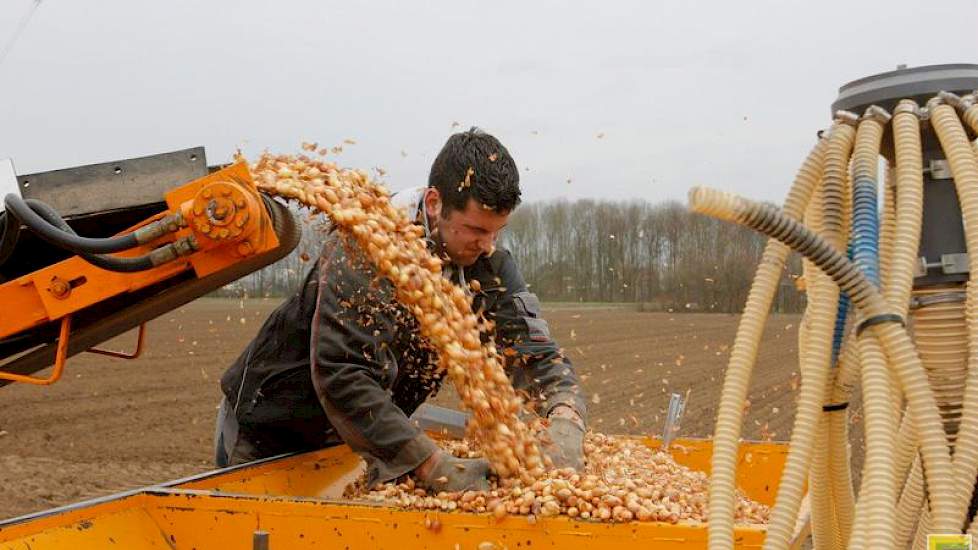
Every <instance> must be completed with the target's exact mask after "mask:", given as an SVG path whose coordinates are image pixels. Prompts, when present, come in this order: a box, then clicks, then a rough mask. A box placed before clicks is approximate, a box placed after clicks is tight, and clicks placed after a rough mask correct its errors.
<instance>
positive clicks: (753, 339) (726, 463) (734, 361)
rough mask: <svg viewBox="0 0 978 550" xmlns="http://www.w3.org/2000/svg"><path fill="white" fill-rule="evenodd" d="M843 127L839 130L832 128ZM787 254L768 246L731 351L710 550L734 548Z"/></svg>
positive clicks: (813, 171)
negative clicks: (754, 394)
mask: <svg viewBox="0 0 978 550" xmlns="http://www.w3.org/2000/svg"><path fill="white" fill-rule="evenodd" d="M838 126H839V125H838V124H837V125H835V126H834V127H833V128H835V127H838ZM826 146H827V141H826V140H825V139H821V140H819V142H818V143H817V144H816V145H815V147H814V148H813V149H812V151H811V152H810V153H809V154H808V157H807V158H806V159H805V162H803V163H802V165H801V167H800V168H799V170H798V174H797V175H796V176H795V181H794V184H793V185H792V187H791V190H790V191H789V193H788V197H787V199H785V204H784V213H785V215H786V216H789V217H794V218H799V217H801V215H802V214H803V213H804V212H805V207H806V206H807V204H808V202H809V200H810V198H811V196H812V193H813V191H814V189H815V185H816V183H817V182H818V177H819V174H820V173H821V171H822V165H823V162H824V157H825V149H826ZM788 251H789V250H788V247H787V246H785V245H783V244H782V243H780V242H778V241H776V240H773V239H772V240H769V241H768V243H767V245H766V246H765V248H764V254H763V256H762V259H761V262H760V264H759V265H758V268H757V274H756V275H755V277H754V282H753V283H752V285H751V289H750V293H749V294H748V297H747V305H746V306H745V307H744V314H743V316H742V317H741V319H740V324H739V325H738V327H737V336H736V339H735V340H734V345H733V349H732V350H731V354H730V361H729V363H728V366H727V374H726V376H725V378H724V382H723V389H722V391H721V394H720V403H719V406H718V411H717V425H716V431H715V433H714V437H713V458H712V473H711V476H710V495H709V499H710V501H709V504H710V508H709V513H710V521H709V523H708V524H707V529H708V536H709V548H711V549H712V550H727V549H729V548H733V546H734V504H735V490H736V486H735V483H736V470H737V449H738V446H739V444H740V433H741V426H742V424H743V419H744V407H743V403H744V400H745V399H746V398H747V387H748V385H749V383H750V377H751V372H752V370H753V368H754V363H755V361H756V359H757V350H758V347H759V345H760V340H761V334H762V332H763V330H764V324H765V320H766V319H767V314H768V311H769V310H770V308H771V302H772V301H773V299H774V294H775V292H776V291H777V286H778V282H779V281H780V279H781V270H782V269H783V267H784V263H785V259H786V258H787V256H788Z"/></svg>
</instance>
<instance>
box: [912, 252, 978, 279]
mask: <svg viewBox="0 0 978 550" xmlns="http://www.w3.org/2000/svg"><path fill="white" fill-rule="evenodd" d="M938 267H939V268H941V272H942V273H944V274H945V275H957V274H960V273H968V272H969V271H970V268H969V267H968V254H967V253H966V252H959V253H957V254H941V261H939V262H928V261H927V258H924V257H920V258H917V261H916V262H915V263H914V266H913V276H914V277H915V278H916V277H923V276H925V275H927V270H929V269H931V268H938Z"/></svg>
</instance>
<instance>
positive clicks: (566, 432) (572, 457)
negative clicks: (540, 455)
mask: <svg viewBox="0 0 978 550" xmlns="http://www.w3.org/2000/svg"><path fill="white" fill-rule="evenodd" d="M547 435H548V436H549V437H550V443H549V444H548V445H545V446H544V449H543V451H544V452H545V453H547V456H549V457H550V460H552V461H553V463H554V467H555V468H574V469H575V470H577V471H581V470H582V469H583V468H584V448H583V447H584V421H583V420H582V419H581V417H580V415H579V414H577V411H575V410H574V409H572V408H570V407H567V406H559V407H556V408H555V409H554V410H553V411H551V412H550V427H549V428H547Z"/></svg>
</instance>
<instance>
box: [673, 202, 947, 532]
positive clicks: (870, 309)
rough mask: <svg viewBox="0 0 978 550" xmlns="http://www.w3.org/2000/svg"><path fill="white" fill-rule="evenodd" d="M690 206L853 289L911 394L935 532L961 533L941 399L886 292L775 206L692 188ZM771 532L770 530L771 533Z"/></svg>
mask: <svg viewBox="0 0 978 550" xmlns="http://www.w3.org/2000/svg"><path fill="white" fill-rule="evenodd" d="M690 208H691V210H692V211H694V212H698V213H702V214H707V215H710V216H713V217H716V218H718V219H724V220H728V221H734V222H737V223H740V224H742V225H744V226H747V227H750V228H751V229H754V230H756V231H758V232H761V233H763V234H765V235H767V236H769V237H772V238H775V239H778V240H779V241H781V242H783V243H785V244H786V245H788V246H789V247H790V248H792V249H793V250H795V251H797V252H799V253H800V254H802V255H804V256H805V257H807V258H809V259H810V260H812V261H813V262H814V263H815V264H816V265H817V266H818V267H819V268H820V269H821V270H822V271H823V272H824V273H825V274H826V275H829V276H830V277H831V278H832V280H833V281H835V282H836V284H837V285H839V287H840V288H841V289H842V290H843V291H845V292H846V293H848V294H849V297H850V298H851V299H852V301H853V303H854V304H855V305H856V307H857V308H858V310H859V311H860V312H861V314H862V315H863V318H864V319H866V321H863V328H865V329H867V330H871V331H872V332H873V334H874V335H875V336H876V337H877V338H878V339H879V340H880V343H881V344H882V348H883V350H884V353H885V355H886V356H887V357H888V358H889V360H890V364H891V365H892V367H893V368H894V369H896V372H897V375H898V376H897V378H898V381H899V383H900V384H901V386H902V387H903V390H904V393H905V394H906V396H907V402H908V407H909V410H910V414H911V415H912V418H913V422H914V424H915V427H916V429H917V433H918V439H919V442H920V446H921V453H922V456H923V466H924V473H925V475H924V479H925V483H926V484H927V487H928V493H929V494H928V496H929V500H930V504H931V510H932V517H933V525H934V531H935V532H937V533H956V532H960V529H961V521H960V520H959V519H958V516H959V514H958V513H957V512H956V510H955V508H956V501H957V498H956V493H955V487H954V483H953V480H952V476H951V457H950V453H949V451H948V448H947V440H946V438H945V435H944V430H943V428H942V425H941V419H940V415H939V413H938V410H937V404H936V401H935V400H934V395H933V393H932V392H931V390H930V388H929V386H928V385H927V375H926V373H925V372H924V369H923V365H922V363H921V361H920V357H919V356H918V355H917V353H916V350H915V349H914V347H913V343H912V341H911V340H910V337H909V335H908V334H907V331H906V329H905V328H904V327H903V326H902V325H901V324H899V323H896V322H894V321H895V320H896V317H895V316H892V314H890V313H889V311H888V307H887V303H886V301H885V300H884V299H883V296H882V295H881V294H880V293H879V292H878V291H877V290H876V289H875V288H874V287H873V285H872V284H871V283H870V282H869V281H868V280H867V279H866V278H865V276H863V274H862V273H861V272H860V271H859V270H858V268H856V267H855V266H854V265H853V264H852V263H851V262H849V261H848V260H847V259H846V258H845V256H844V255H842V254H841V253H840V252H839V251H838V249H837V248H836V247H834V246H833V245H832V244H831V243H829V242H827V241H826V240H824V239H822V238H821V237H819V236H818V235H816V234H814V233H812V232H811V231H810V230H808V229H807V228H806V227H804V226H803V225H801V224H800V223H798V222H797V221H796V220H792V219H790V218H788V217H787V216H785V215H784V214H782V213H781V212H780V211H778V210H777V209H775V208H773V207H770V206H767V205H763V204H759V203H755V202H751V201H748V200H746V199H743V198H740V197H737V196H735V195H731V194H728V193H723V192H720V191H716V190H712V189H705V188H694V189H693V190H692V191H690ZM857 330H859V329H858V328H857ZM789 458H790V454H789ZM782 483H783V481H782ZM779 492H780V491H779ZM770 536H771V533H770V531H769V533H768V538H770Z"/></svg>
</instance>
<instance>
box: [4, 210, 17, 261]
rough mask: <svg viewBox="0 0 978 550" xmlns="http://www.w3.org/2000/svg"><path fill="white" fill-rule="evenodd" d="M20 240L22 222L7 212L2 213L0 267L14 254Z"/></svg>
mask: <svg viewBox="0 0 978 550" xmlns="http://www.w3.org/2000/svg"><path fill="white" fill-rule="evenodd" d="M19 238H20V220H18V219H17V218H16V217H14V216H13V215H11V214H8V213H7V212H6V211H4V212H0V266H3V264H5V263H6V262H7V260H8V259H10V256H11V255H12V254H13V253H14V248H16V247H17V241H18V239H19Z"/></svg>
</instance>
